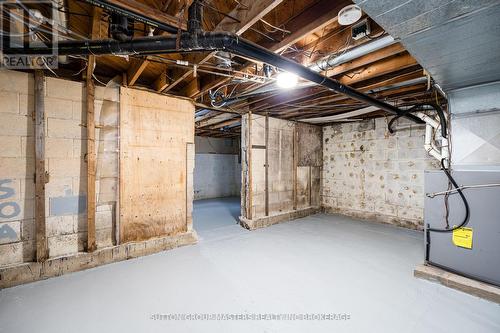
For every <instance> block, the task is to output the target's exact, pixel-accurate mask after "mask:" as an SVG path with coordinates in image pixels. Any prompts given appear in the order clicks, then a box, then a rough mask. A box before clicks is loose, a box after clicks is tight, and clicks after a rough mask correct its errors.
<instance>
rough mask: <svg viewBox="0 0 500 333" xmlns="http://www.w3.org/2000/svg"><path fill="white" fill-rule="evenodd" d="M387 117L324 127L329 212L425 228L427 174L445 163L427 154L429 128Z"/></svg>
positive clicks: (325, 192)
mask: <svg viewBox="0 0 500 333" xmlns="http://www.w3.org/2000/svg"><path fill="white" fill-rule="evenodd" d="M387 121H388V119H387V118H377V119H369V120H366V121H361V122H354V123H342V124H335V125H329V126H324V127H323V155H324V158H323V173H322V184H323V187H322V193H321V201H322V206H323V209H324V211H325V212H327V213H340V214H344V215H348V216H353V217H356V218H360V219H366V220H370V221H377V222H382V223H389V224H393V225H397V226H403V227H407V228H411V229H419V230H420V229H423V218H424V196H425V193H424V170H432V169H438V168H439V161H437V160H435V159H434V158H431V157H430V156H428V155H427V152H426V151H425V150H424V147H423V145H424V135H425V126H422V125H419V124H415V123H412V122H410V121H408V120H406V119H403V118H400V119H398V121H397V124H396V125H395V126H394V129H395V130H396V132H395V134H390V133H389V132H388V130H387Z"/></svg>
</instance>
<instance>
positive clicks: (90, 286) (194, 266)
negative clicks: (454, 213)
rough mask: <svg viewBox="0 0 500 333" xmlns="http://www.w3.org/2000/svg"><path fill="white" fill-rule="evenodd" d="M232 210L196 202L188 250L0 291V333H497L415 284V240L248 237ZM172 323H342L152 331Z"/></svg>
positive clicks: (329, 234) (468, 309) (426, 285)
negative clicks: (195, 238) (284, 317)
mask: <svg viewBox="0 0 500 333" xmlns="http://www.w3.org/2000/svg"><path fill="white" fill-rule="evenodd" d="M238 210H239V205H238V201H237V199H223V200H203V201H198V202H196V203H195V227H196V228H198V229H199V234H200V238H201V240H200V242H199V243H198V244H197V245H194V246H187V247H182V248H178V249H174V250H171V251H167V252H163V253H159V254H155V255H151V256H147V257H143V258H138V259H134V260H129V261H126V262H120V263H115V264H111V265H107V266H102V267H98V268H95V269H91V270H87V271H83V272H78V273H74V274H69V275H66V276H62V277H58V278H52V279H49V280H45V281H41V282H36V283H32V284H28V285H24V286H19V287H14V288H10V289H6V290H2V291H0V332H30V333H31V332H37V333H38V332H232V333H233V332H252V333H255V332H305V331H308V332H398V333H401V332H433V333H434V332H454V333H458V332H467V333H471V332H472V333H479V332H481V333H484V332H500V306H499V305H497V304H494V303H491V302H488V301H485V300H482V299H479V298H476V297H473V296H470V295H467V294H464V293H461V292H458V291H455V290H452V289H448V288H445V287H443V286H441V285H439V284H434V283H431V282H428V281H423V280H418V279H415V278H414V277H413V275H412V273H413V268H414V267H415V265H416V264H417V263H420V262H421V261H422V253H423V245H422V244H423V242H422V235H421V233H418V232H414V231H409V230H403V229H399V228H394V227H389V226H384V225H379V224H375V223H367V222H360V221H356V220H353V219H350V218H346V217H342V216H331V215H322V214H318V215H314V216H310V217H307V218H303V219H299V220H295V221H291V222H287V223H282V224H278V225H274V226H271V227H268V228H264V229H259V230H255V231H252V232H250V231H247V230H245V229H243V228H241V227H239V226H238V225H236V220H235V216H237V215H238ZM174 313H188V314H195V313H228V314H252V313H257V314H263V313H298V314H303V313H308V314H315V313H318V314H322V313H325V314H348V315H349V316H350V319H348V320H323V321H321V320H314V321H304V320H302V321H300V320H297V321H278V320H260V321H257V320H253V321H243V320H219V321H202V320H193V321H173V320H153V319H151V317H152V315H154V314H174ZM224 319H227V317H226V318H224Z"/></svg>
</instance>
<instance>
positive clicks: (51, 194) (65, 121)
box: [45, 77, 87, 257]
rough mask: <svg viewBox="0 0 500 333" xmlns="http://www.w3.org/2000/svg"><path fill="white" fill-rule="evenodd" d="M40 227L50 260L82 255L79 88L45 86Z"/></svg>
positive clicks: (59, 83) (54, 82) (57, 82)
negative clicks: (42, 218) (42, 217)
mask: <svg viewBox="0 0 500 333" xmlns="http://www.w3.org/2000/svg"><path fill="white" fill-rule="evenodd" d="M45 85H46V86H45V112H46V117H45V126H46V134H45V158H46V161H45V168H46V170H47V171H48V173H49V182H48V183H47V184H46V191H45V200H46V208H45V213H46V217H45V222H46V230H47V237H48V245H49V257H57V256H62V255H68V254H73V253H77V252H79V251H83V250H84V249H85V246H86V240H87V225H86V222H87V219H86V206H87V202H86V200H87V196H86V191H87V165H86V163H85V153H86V145H87V141H86V139H87V135H86V134H87V130H86V127H85V123H86V119H85V112H86V108H85V103H86V100H85V90H84V84H83V83H82V82H73V81H67V80H61V79H56V78H51V77H47V78H46V80H45Z"/></svg>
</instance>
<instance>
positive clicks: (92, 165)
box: [86, 7, 102, 252]
mask: <svg viewBox="0 0 500 333" xmlns="http://www.w3.org/2000/svg"><path fill="white" fill-rule="evenodd" d="M101 14H102V9H100V8H97V7H94V11H93V16H92V24H91V31H90V35H91V37H92V39H94V38H98V37H99V22H100V18H101ZM94 67H95V56H93V55H90V56H89V62H88V66H87V75H86V109H87V251H88V252H93V251H95V250H96V249H97V245H96V237H95V210H96V208H95V207H96V204H95V202H96V193H95V176H96V152H95V114H94V95H95V85H94V80H93V78H92V76H93V72H94Z"/></svg>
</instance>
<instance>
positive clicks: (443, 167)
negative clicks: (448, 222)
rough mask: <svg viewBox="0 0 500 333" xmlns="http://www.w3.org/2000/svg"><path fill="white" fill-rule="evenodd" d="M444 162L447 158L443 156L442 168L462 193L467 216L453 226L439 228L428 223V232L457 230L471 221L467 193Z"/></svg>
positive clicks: (458, 191) (461, 196)
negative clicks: (465, 193)
mask: <svg viewBox="0 0 500 333" xmlns="http://www.w3.org/2000/svg"><path fill="white" fill-rule="evenodd" d="M444 163H445V159H444V158H443V159H442V160H441V170H443V172H444V173H445V175H446V177H447V178H448V180H449V181H450V182H451V183H452V184H453V187H455V190H456V192H457V193H458V194H459V195H460V198H461V199H462V201H463V203H464V207H465V216H464V219H463V220H462V222H461V223H460V224H459V225H457V226H454V227H453V228H447V229H439V228H431V227H430V226H429V225H427V229H426V230H427V232H429V231H432V232H452V231H453V230H457V229H459V228H462V227H463V226H465V225H466V224H467V222H468V221H469V217H470V208H469V203H468V202H467V199H466V198H465V195H464V194H463V192H462V189H461V187H460V186H458V184H457V183H456V181H455V179H454V178H453V177H452V175H451V174H450V171H449V170H448V169H447V168H446V167H445V165H444Z"/></svg>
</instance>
